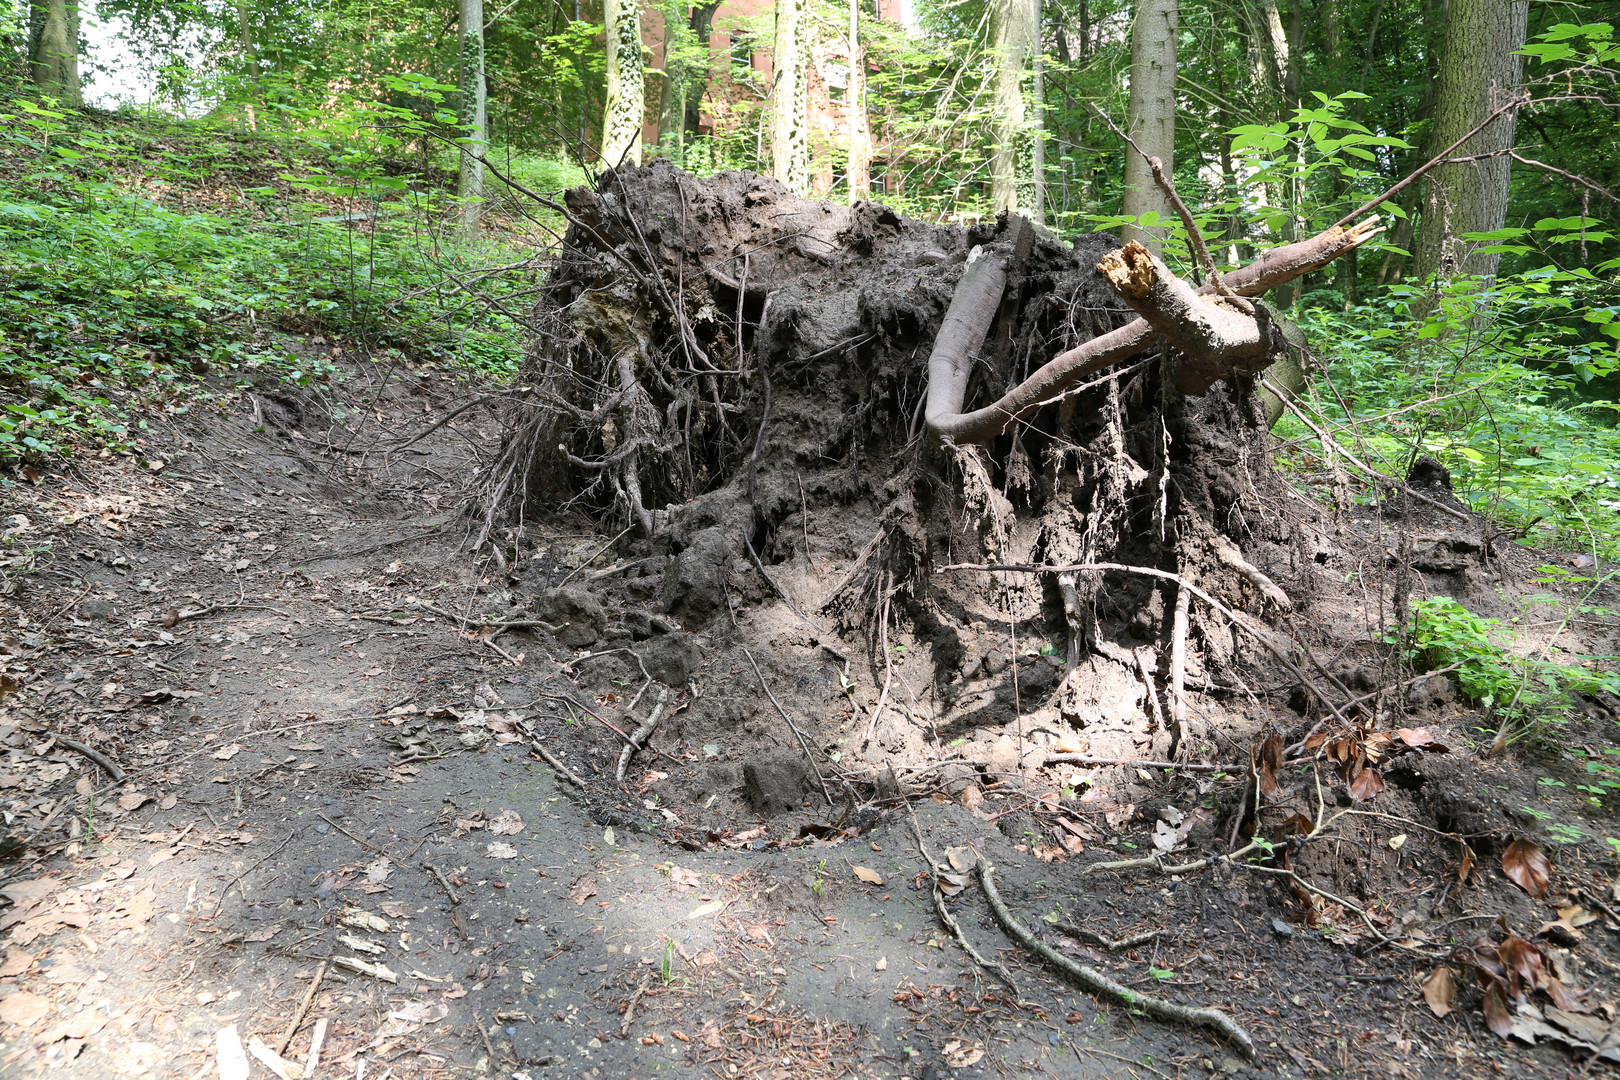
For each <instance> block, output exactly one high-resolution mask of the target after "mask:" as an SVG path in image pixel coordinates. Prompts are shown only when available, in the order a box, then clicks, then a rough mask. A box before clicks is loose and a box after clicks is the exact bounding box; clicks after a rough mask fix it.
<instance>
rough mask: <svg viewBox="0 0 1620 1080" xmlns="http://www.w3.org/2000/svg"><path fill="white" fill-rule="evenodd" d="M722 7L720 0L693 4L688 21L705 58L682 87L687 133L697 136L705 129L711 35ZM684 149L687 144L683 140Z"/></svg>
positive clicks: (710, 59) (711, 60)
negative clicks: (704, 115)
mask: <svg viewBox="0 0 1620 1080" xmlns="http://www.w3.org/2000/svg"><path fill="white" fill-rule="evenodd" d="M719 7H720V0H709V2H708V3H706V4H694V5H692V18H691V21H690V22H688V23H687V25H688V26H690V27H691V28H692V36H693V38H694V39H695V40H696V42H697V44H698V47H699V48H700V49H701V50H702V52H703V57H704V58H703V60H702V61H700V62H699V63H698V64H697V66H696V71H695V72H694V74H693V77H692V79H691V80H690V83H689V84H686V85H683V86H682V87H681V91H682V93H681V103H682V108H683V109H684V110H685V112H686V135H687V136H688V137H691V136H696V135H699V134H701V133H702V131H703V96H704V95H705V94H707V93H708V92H709V71H710V67H709V65H710V64H711V63H713V58H712V56H711V55H710V53H709V35H710V33H711V32H712V31H713V29H714V13H715V11H716V10H717V9H718V8H719ZM682 150H683V152H684V150H685V145H684V141H683V145H682Z"/></svg>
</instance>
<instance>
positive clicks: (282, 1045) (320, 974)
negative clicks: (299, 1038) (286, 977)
mask: <svg viewBox="0 0 1620 1080" xmlns="http://www.w3.org/2000/svg"><path fill="white" fill-rule="evenodd" d="M326 965H327V961H325V960H322V961H321V966H320V967H318V968H316V969H315V977H314V978H313V979H311V980H310V981H309V989H308V990H305V991H304V1000H303V1001H301V1002H299V1003H298V1011H297V1012H295V1013H293V1018H292V1023H290V1024H288V1025H287V1033H286V1034H285V1035H283V1036H282V1037H281V1041H280V1042H279V1043H277V1044H276V1053H277V1054H280V1055H282V1056H283V1057H285V1056H286V1054H287V1047H289V1046H291V1045H292V1041H293V1036H294V1035H296V1034H298V1025H299V1024H302V1023H303V1022H304V1014H305V1013H307V1012H309V1006H310V1003H311V1002H313V1001H314V1000H315V991H317V990H319V989H320V988H321V980H322V979H324V978H326Z"/></svg>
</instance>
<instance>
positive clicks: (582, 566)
mask: <svg viewBox="0 0 1620 1080" xmlns="http://www.w3.org/2000/svg"><path fill="white" fill-rule="evenodd" d="M633 528H635V526H634V525H626V526H625V527H624V531H623V532H621V533H619V535H618V536H615V537H614V538H613V539H611V540H609V541H608V542H607V543H605V544H603V545H602V546H601V547H599V548H597V549H596V550H595V551H593V552H591V557H590V558H588V559H586V560H585V561H584V562H582V563H580V564H579V565H578V566H576V567H574V568H573V569H572V570H570V571H568V574H567V576H565V577H564V578H563V579H562V580H561V581H559V582H557V584H555V585H553V586H552V588H553V589H560V588H562V587H563V586H564V585H566V584H568V582H569V581H570V580H572V578H573V576H574V575H575V574H577V573H579V572H580V571H581V570H583V569H585V568H586V567H587V566H589V565H591V563H593V562H595V561H596V560H597V559H598V558H600V557H601V555H602V552H604V551H606V550H607V549H608V548H610V547H612V546H613V545H614V544H617V543H618V542H619V541H620V540H623V539H624V534H625V533H627V532H629V531H630V530H631V529H633Z"/></svg>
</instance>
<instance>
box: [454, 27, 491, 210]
mask: <svg viewBox="0 0 1620 1080" xmlns="http://www.w3.org/2000/svg"><path fill="white" fill-rule="evenodd" d="M459 17H460V23H461V27H460V30H461V130H462V138H463V139H466V140H468V145H467V149H468V150H469V151H471V153H470V154H462V155H461V173H460V175H459V177H458V182H457V184H456V194H457V195H459V196H460V197H461V199H462V200H463V202H462V204H461V232H462V236H463V237H464V238H471V237H472V235H473V234H474V233H475V232H476V230H477V228H478V218H479V216H480V215H481V214H482V213H483V209H484V206H483V202H484V149H485V146H486V145H487V143H488V141H489V130H488V129H489V123H488V120H487V118H486V116H485V101H484V0H460V5H459Z"/></svg>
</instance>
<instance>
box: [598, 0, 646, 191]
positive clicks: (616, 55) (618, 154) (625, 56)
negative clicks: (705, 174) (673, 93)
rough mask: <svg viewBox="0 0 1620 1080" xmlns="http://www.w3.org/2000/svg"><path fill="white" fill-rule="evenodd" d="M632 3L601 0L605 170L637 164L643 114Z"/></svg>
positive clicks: (638, 39)
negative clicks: (604, 58)
mask: <svg viewBox="0 0 1620 1080" xmlns="http://www.w3.org/2000/svg"><path fill="white" fill-rule="evenodd" d="M638 7H639V5H638V4H637V3H636V2H635V0H604V2H603V4H602V15H603V21H604V22H605V23H606V42H607V104H606V105H605V106H604V107H603V109H602V159H603V162H604V163H605V164H606V165H607V166H608V167H609V168H617V167H618V166H620V165H623V164H625V163H627V162H628V163H629V164H631V165H640V164H641V123H642V119H643V117H644V116H645V114H646V111H647V97H646V80H645V78H644V77H643V75H642V64H641V17H640V14H639V11H638Z"/></svg>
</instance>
